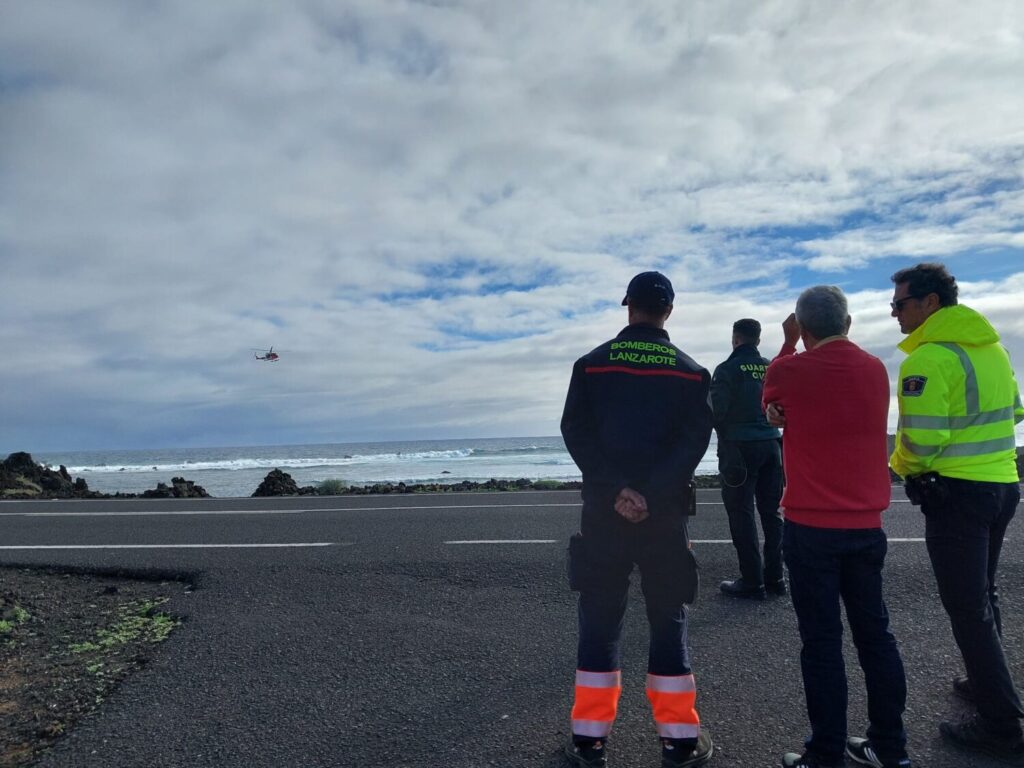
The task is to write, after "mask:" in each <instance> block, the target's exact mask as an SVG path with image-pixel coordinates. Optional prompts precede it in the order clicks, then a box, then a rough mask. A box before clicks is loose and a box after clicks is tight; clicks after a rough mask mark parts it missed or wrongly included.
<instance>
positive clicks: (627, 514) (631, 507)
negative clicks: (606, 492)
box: [615, 488, 651, 523]
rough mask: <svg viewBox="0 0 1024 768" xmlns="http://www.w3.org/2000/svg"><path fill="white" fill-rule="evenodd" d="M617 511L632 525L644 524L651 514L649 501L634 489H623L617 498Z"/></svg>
mask: <svg viewBox="0 0 1024 768" xmlns="http://www.w3.org/2000/svg"><path fill="white" fill-rule="evenodd" d="M615 511H616V512H617V513H619V514H620V515H621V516H622V517H624V518H626V520H628V521H629V522H631V523H642V522H643V521H644V520H646V519H647V518H648V517H650V515H651V513H650V512H649V511H648V510H647V499H645V498H644V496H643V494H642V493H638V492H637V491H634V490H633V489H632V488H623V489H622V490H621V491H619V495H618V496H616V498H615Z"/></svg>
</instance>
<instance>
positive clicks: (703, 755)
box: [661, 729, 715, 768]
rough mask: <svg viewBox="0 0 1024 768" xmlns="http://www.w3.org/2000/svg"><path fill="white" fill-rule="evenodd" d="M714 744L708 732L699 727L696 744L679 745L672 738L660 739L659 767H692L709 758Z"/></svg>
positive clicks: (702, 763)
mask: <svg viewBox="0 0 1024 768" xmlns="http://www.w3.org/2000/svg"><path fill="white" fill-rule="evenodd" d="M714 751H715V745H714V744H712V743H711V737H710V736H709V735H708V732H707V731H705V730H703V729H701V732H700V735H699V736H698V737H697V744H696V746H692V747H691V746H685V747H684V746H680V745H679V744H678V743H676V742H675V741H674V740H673V739H662V740H661V768H692V766H696V765H704V763H706V762H707V761H708V760H710V759H711V753H712V752H714Z"/></svg>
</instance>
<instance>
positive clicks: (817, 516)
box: [763, 285, 910, 768]
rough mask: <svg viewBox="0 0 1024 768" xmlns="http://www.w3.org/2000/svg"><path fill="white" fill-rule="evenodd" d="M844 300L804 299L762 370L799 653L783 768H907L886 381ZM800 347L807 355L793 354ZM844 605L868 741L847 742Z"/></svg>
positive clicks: (832, 290) (838, 296) (828, 291)
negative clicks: (803, 717) (800, 722)
mask: <svg viewBox="0 0 1024 768" xmlns="http://www.w3.org/2000/svg"><path fill="white" fill-rule="evenodd" d="M849 329H850V316H849V314H848V311H847V305H846V297H845V296H844V295H843V292H842V291H840V290H839V289H838V288H836V287H835V286H828V285H819V286H815V287H813V288H808V289H807V290H806V291H804V292H803V293H802V294H801V295H800V298H799V299H798V300H797V303H796V312H795V314H794V315H790V317H789V318H787V320H786V322H785V323H783V331H784V332H785V336H786V343H785V344H784V345H783V347H782V352H780V353H779V356H778V357H777V358H776V359H775V360H774V361H773V362H772V364H771V365H770V366H769V367H768V371H767V373H766V374H765V379H764V395H763V396H764V403H765V405H766V408H767V414H768V420H769V422H770V423H772V424H775V425H776V426H784V427H785V435H784V439H783V454H784V464H785V468H786V480H787V483H786V489H785V492H784V493H783V496H782V506H783V508H784V514H785V529H784V531H783V539H782V542H783V544H782V547H783V554H784V557H785V561H786V566H787V568H788V569H789V581H790V592H791V593H792V595H793V608H794V609H795V610H796V616H797V623H798V624H799V627H800V638H801V640H802V641H803V647H802V649H801V651H800V666H801V670H802V671H803V679H804V693H805V695H806V697H807V715H808V718H809V719H810V721H811V736H810V738H808V739H807V741H806V743H805V747H806V748H805V751H804V753H803V754H797V753H795V752H789V753H786V754H785V755H784V756H783V759H782V764H783V766H786V767H787V768H829V767H830V766H840V765H843V755H844V751H845V754H846V756H847V757H850V758H851V759H852V760H853V761H854V762H856V763H859V764H861V765H870V766H875V767H876V768H909V766H910V759H909V758H908V757H907V752H906V740H907V738H906V731H905V730H904V727H903V710H904V706H905V703H906V697H907V687H906V677H905V675H904V671H903V661H902V659H901V658H900V653H899V649H898V648H897V647H896V639H895V637H893V634H892V632H890V631H889V614H888V612H887V610H886V608H885V603H884V601H883V599H882V564H883V562H884V561H885V553H886V546H887V542H886V538H885V533H884V532H883V531H882V511H883V510H885V509H886V508H887V507H888V506H889V495H890V482H889V469H888V456H887V452H888V451H887V442H886V431H887V419H888V412H889V376H888V374H887V373H886V371H885V366H884V365H882V362H881V361H880V360H879V359H878V358H876V357H873V356H872V355H869V354H868V353H867V352H865V351H864V350H862V349H861V348H860V347H858V346H857V345H856V344H854V343H853V342H851V341H850V340H849V339H848V338H847V337H846V334H847V332H848V331H849ZM797 339H803V343H804V347H805V348H806V350H807V351H806V352H804V353H803V354H799V355H798V354H796V341H797ZM840 601H842V603H843V604H844V605H845V606H846V615H847V619H848V620H849V622H850V632H851V634H852V636H853V640H854V643H855V645H856V646H857V652H858V656H859V658H860V663H861V668H862V669H863V670H864V681H865V684H866V686H867V694H868V717H869V719H870V725H869V727H868V732H867V736H868V738H867V739H863V738H859V737H851V738H849V739H848V738H847V735H846V691H847V687H846V672H845V667H844V663H843V621H842V613H841V607H840Z"/></svg>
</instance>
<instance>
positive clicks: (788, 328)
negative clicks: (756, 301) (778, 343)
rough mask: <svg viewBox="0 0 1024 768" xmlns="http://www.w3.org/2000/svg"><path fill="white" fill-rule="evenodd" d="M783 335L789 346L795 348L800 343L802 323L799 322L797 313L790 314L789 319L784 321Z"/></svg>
mask: <svg viewBox="0 0 1024 768" xmlns="http://www.w3.org/2000/svg"><path fill="white" fill-rule="evenodd" d="M782 333H783V335H784V336H785V338H786V345H787V346H790V347H795V346H796V343H797V342H798V341H800V323H798V322H797V319H796V312H790V314H789V317H787V318H786V319H785V320H783V321H782Z"/></svg>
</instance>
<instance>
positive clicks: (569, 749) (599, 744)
mask: <svg viewBox="0 0 1024 768" xmlns="http://www.w3.org/2000/svg"><path fill="white" fill-rule="evenodd" d="M604 746H605V745H604V742H603V741H600V740H596V741H584V742H581V743H579V744H576V743H575V742H573V741H570V742H569V743H568V744H567V745H566V747H565V756H566V757H568V758H569V759H570V760H571V761H572V764H573V765H578V766H580V767H581V768H605V766H606V765H608V758H606V757H605V755H604V752H605V749H604Z"/></svg>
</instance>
